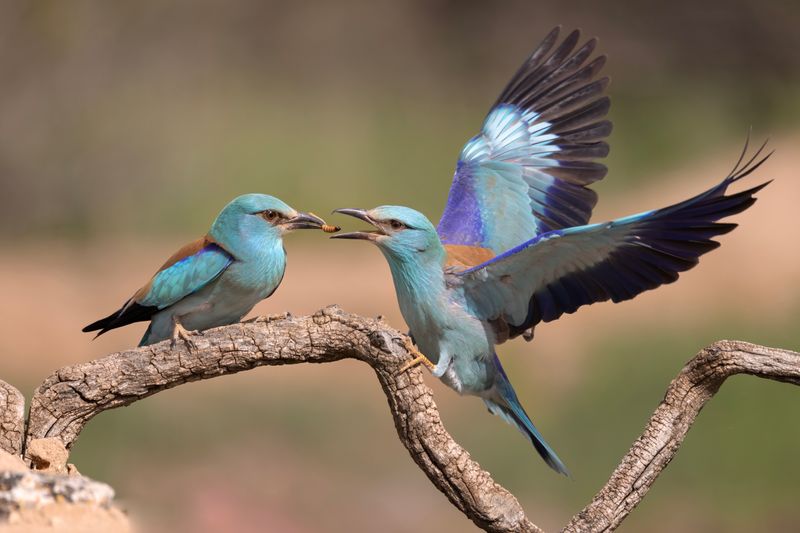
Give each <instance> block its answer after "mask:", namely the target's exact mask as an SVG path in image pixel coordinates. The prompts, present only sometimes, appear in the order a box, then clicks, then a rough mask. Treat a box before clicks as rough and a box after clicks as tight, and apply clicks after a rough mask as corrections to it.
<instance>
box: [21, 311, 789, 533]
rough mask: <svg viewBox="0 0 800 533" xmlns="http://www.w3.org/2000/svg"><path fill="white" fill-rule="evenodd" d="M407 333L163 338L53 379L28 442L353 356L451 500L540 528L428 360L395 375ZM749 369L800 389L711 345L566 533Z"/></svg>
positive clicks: (598, 524) (592, 517) (252, 326)
mask: <svg viewBox="0 0 800 533" xmlns="http://www.w3.org/2000/svg"><path fill="white" fill-rule="evenodd" d="M405 339H406V337H405V336H404V335H402V334H400V333H398V332H397V331H395V330H393V329H391V328H388V327H387V326H386V325H385V324H384V323H382V322H380V321H379V320H373V319H367V318H362V317H358V316H355V315H349V314H347V313H344V312H342V311H341V310H339V309H338V308H337V307H329V308H326V309H323V310H321V311H319V312H317V313H315V314H314V315H313V316H310V317H297V318H295V317H290V316H287V315H281V316H277V317H268V318H263V319H256V320H254V321H251V322H248V323H243V324H237V325H233V326H227V327H224V328H217V329H213V330H209V331H206V332H204V333H203V334H202V335H199V336H196V337H194V343H195V346H194V347H193V348H192V349H191V350H190V349H189V347H188V346H186V345H184V343H183V342H182V341H179V343H178V345H177V346H176V347H175V348H174V349H171V347H170V344H169V342H164V343H160V344H157V345H154V346H150V347H145V348H137V349H134V350H129V351H125V352H120V353H116V354H112V355H109V356H107V357H104V358H102V359H98V360H95V361H92V362H89V363H82V364H78V365H74V366H71V367H66V368H63V369H61V370H59V371H57V372H56V373H55V374H53V375H52V376H50V377H49V378H48V379H47V380H46V381H45V382H44V383H43V384H42V385H41V386H40V387H39V388H38V389H37V391H36V393H35V394H34V397H33V400H32V404H31V411H30V415H29V422H28V429H27V433H26V436H25V439H26V442H32V440H33V439H39V438H56V439H58V440H60V441H61V442H62V443H63V444H64V446H65V447H66V448H69V447H71V445H72V444H73V443H74V442H75V439H77V437H78V435H79V434H80V432H81V430H82V429H83V427H84V425H85V424H86V423H87V422H88V421H89V420H90V419H91V418H92V417H93V416H95V415H96V414H98V413H100V412H102V411H104V410H106V409H113V408H115V407H120V406H124V405H128V404H130V403H132V402H135V401H136V400H139V399H142V398H145V397H147V396H150V395H151V394H155V393H156V392H158V391H160V390H163V389H166V388H170V387H174V386H176V385H180V384H181V383H185V382H188V381H195V380H200V379H208V378H212V377H215V376H220V375H225V374H231V373H235V372H240V371H243V370H248V369H251V368H254V367H257V366H262V365H283V364H293V363H327V362H332V361H337V360H340V359H344V358H354V359H358V360H361V361H364V362H366V363H367V364H369V365H370V366H371V367H372V368H373V370H374V371H375V373H376V374H377V377H378V381H379V382H380V384H381V387H382V388H383V391H384V393H385V394H386V397H387V400H388V402H389V408H390V410H391V413H392V416H393V418H394V422H395V427H396V428H397V433H398V436H399V437H400V440H401V441H402V443H403V444H404V445H405V446H406V448H407V449H408V451H409V453H410V454H411V457H412V458H413V460H414V461H415V462H416V463H417V465H418V466H419V467H420V468H421V469H422V470H423V471H424V472H425V474H426V475H427V476H428V478H429V479H430V480H431V482H433V484H434V485H435V486H436V487H437V488H438V489H439V490H441V491H442V492H443V493H444V494H445V495H446V496H447V498H448V499H449V500H450V502H451V503H452V504H453V505H455V506H456V507H457V508H458V509H459V510H461V511H462V512H463V513H464V514H465V515H466V516H467V517H469V518H470V519H471V520H472V521H473V522H474V523H475V524H477V525H478V526H479V527H481V528H483V529H485V530H487V531H498V532H500V531H502V532H512V531H513V532H533V531H541V530H540V529H539V528H538V527H537V526H535V525H534V524H533V523H532V522H531V521H530V520H529V519H528V518H527V517H526V516H525V513H524V511H523V509H522V507H521V506H520V504H519V502H518V501H517V499H516V498H515V497H514V496H513V495H512V494H511V493H509V492H508V491H507V490H506V489H504V488H503V487H501V486H500V485H498V484H497V483H495V482H494V480H493V479H492V477H491V476H490V475H489V473H488V472H486V471H484V470H483V469H481V467H480V465H478V464H477V463H476V462H475V461H473V460H472V459H471V458H470V456H469V454H468V453H467V452H466V451H465V450H464V449H463V448H462V447H461V446H459V445H458V443H456V442H455V441H454V440H453V439H452V437H450V435H449V434H448V433H447V431H446V430H445V428H444V426H443V425H442V423H441V420H440V418H439V412H438V410H437V408H436V405H435V403H434V401H433V395H432V392H431V390H430V389H429V388H428V387H427V386H426V385H425V383H424V381H423V373H422V371H421V369H420V367H417V368H412V369H411V370H409V371H407V372H403V373H401V374H397V371H398V370H399V369H400V367H401V366H402V365H403V363H405V362H406V361H408V360H409V359H410V357H411V355H410V354H409V353H408V351H407V350H406V348H405V347H404V340H405ZM741 373H744V374H751V375H755V376H759V377H763V378H767V379H773V380H777V381H784V382H787V383H793V384H795V385H800V354H798V353H795V352H790V351H787V350H779V349H773V348H765V347H762V346H756V345H753V344H749V343H744V342H736V341H719V342H717V343H715V344H713V345H711V346H709V347H708V348H705V349H704V350H702V351H701V352H700V353H699V354H698V355H697V356H696V357H694V358H693V359H692V360H691V361H689V363H688V364H687V365H686V366H685V367H684V369H683V370H682V371H681V373H680V374H679V375H678V377H677V378H675V380H673V382H672V383H671V384H670V386H669V388H668V390H667V393H666V395H665V398H664V400H663V401H662V402H661V404H660V405H659V406H658V408H657V409H656V411H655V413H654V414H653V416H652V417H651V419H650V421H649V423H648V425H647V427H646V429H645V431H644V433H643V434H642V436H641V437H639V439H638V440H637V441H636V442H635V443H634V444H633V446H632V448H631V450H630V451H629V452H628V454H627V455H626V456H625V457H624V458H623V460H622V462H621V463H620V465H619V466H618V467H617V469H616V470H615V472H614V473H613V474H612V476H611V478H610V479H609V481H608V483H606V485H605V486H604V487H603V488H602V489H601V490H600V492H599V493H598V494H597V496H595V498H594V499H593V500H592V502H591V503H590V504H589V505H588V506H587V507H586V508H585V509H583V510H582V511H581V512H579V513H578V514H577V515H575V517H574V518H573V519H572V520H571V521H570V522H569V524H568V525H567V526H566V527H565V528H564V531H570V532H572V531H612V530H614V529H615V528H616V527H617V526H619V524H620V523H621V522H622V520H624V519H625V517H626V516H627V515H628V514H629V513H630V512H631V511H632V510H633V509H634V508H635V507H636V505H637V504H638V503H639V502H640V501H641V500H642V498H644V496H645V495H646V494H647V491H648V490H649V489H650V487H651V485H652V484H653V482H654V481H655V479H656V478H657V477H658V475H659V474H660V472H661V471H662V470H663V469H664V468H665V467H666V466H667V464H669V462H670V460H671V459H672V458H673V457H674V455H675V454H676V453H677V451H678V448H679V447H680V444H681V442H682V441H683V438H684V437H685V435H686V433H687V431H688V430H689V428H690V427H691V425H692V422H694V420H695V418H696V416H697V414H698V413H699V412H700V409H702V407H703V406H704V405H705V403H706V402H707V401H708V400H710V399H711V397H713V395H714V394H715V393H716V392H717V390H718V389H719V387H720V386H721V385H722V382H723V381H724V380H725V379H726V378H727V377H729V376H731V375H734V374H741Z"/></svg>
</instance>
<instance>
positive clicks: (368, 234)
mask: <svg viewBox="0 0 800 533" xmlns="http://www.w3.org/2000/svg"><path fill="white" fill-rule="evenodd" d="M333 212H334V213H341V214H343V215H350V216H351V217H355V218H358V219H360V220H363V221H364V222H367V223H368V224H370V225H372V226H374V227H375V228H376V229H377V231H353V232H350V233H339V234H336V235H332V236H331V239H364V240H367V241H374V240H375V239H377V238H378V237H379V236H380V235H383V233H382V232H381V231H380V227H379V226H378V225H377V224H375V222H373V220H372V219H371V218H370V217H369V215H368V214H367V211H366V210H365V209H354V208H349V207H345V208H342V209H335V210H334V211H333Z"/></svg>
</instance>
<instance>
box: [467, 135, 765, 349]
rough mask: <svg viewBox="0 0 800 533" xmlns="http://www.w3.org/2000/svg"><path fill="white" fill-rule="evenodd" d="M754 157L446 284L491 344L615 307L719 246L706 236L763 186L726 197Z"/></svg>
mask: <svg viewBox="0 0 800 533" xmlns="http://www.w3.org/2000/svg"><path fill="white" fill-rule="evenodd" d="M763 148H764V147H763V146H762V147H761V149H763ZM760 153H761V150H759V151H758V152H757V153H756V155H755V156H753V158H752V159H751V160H750V161H749V162H748V163H747V164H745V165H744V166H743V167H742V168H741V169H738V166H739V164H740V163H741V160H742V158H740V160H739V163H737V168H735V169H734V171H733V172H732V173H731V174H730V175H729V176H728V177H727V178H725V179H724V180H723V181H722V182H721V183H720V184H719V185H717V186H715V187H713V188H711V189H709V190H707V191H706V192H704V193H702V194H699V195H697V196H695V197H694V198H691V199H689V200H686V201H684V202H681V203H678V204H675V205H673V206H670V207H666V208H663V209H658V210H655V211H648V212H646V213H641V214H638V215H633V216H630V217H625V218H620V219H617V220H614V221H612V222H606V223H602V224H592V225H588V226H580V227H574V228H568V229H564V230H555V231H551V232H548V233H545V234H543V235H540V236H538V237H536V238H534V239H532V240H530V241H528V242H526V243H524V244H522V245H520V246H517V247H516V248H513V249H511V250H509V251H508V252H506V253H503V254H501V255H499V256H497V257H495V258H493V259H491V260H489V261H487V262H485V263H483V264H481V265H479V266H476V267H474V268H471V269H468V270H464V271H462V272H460V273H457V274H453V275H452V278H451V279H452V282H453V283H456V284H461V285H462V286H463V290H464V295H465V298H466V301H467V305H468V306H469V307H470V309H471V310H472V312H474V313H476V314H477V315H478V316H479V317H481V318H482V319H484V320H487V321H489V322H490V323H491V324H492V326H493V327H494V328H495V332H496V333H497V337H498V342H503V341H505V340H506V339H508V338H513V337H516V336H517V335H520V334H522V333H525V332H526V331H528V330H531V328H533V327H534V326H535V325H536V324H538V323H539V322H550V321H551V320H555V319H556V318H558V317H559V316H561V315H562V314H563V313H572V312H574V311H575V310H577V309H578V308H579V307H581V306H583V305H588V304H592V303H594V302H602V301H605V300H609V299H610V300H612V301H613V302H621V301H623V300H629V299H631V298H633V297H634V296H636V295H637V294H639V293H641V292H644V291H646V290H649V289H654V288H656V287H658V286H659V285H662V284H665V283H672V282H673V281H675V280H676V279H678V273H679V272H683V271H685V270H689V269H690V268H692V267H693V266H695V265H696V264H697V263H698V261H699V258H700V256H701V255H703V254H705V253H706V252H709V251H710V250H713V249H714V248H716V247H717V246H719V243H718V242H716V241H714V240H712V239H713V238H714V237H716V236H718V235H722V234H724V233H728V232H729V231H731V230H732V229H733V228H735V227H736V224H731V223H720V222H718V221H719V220H720V219H723V218H726V217H728V216H731V215H733V214H736V213H739V212H741V211H744V210H745V209H747V208H748V207H750V206H751V205H752V204H753V203H754V202H755V200H756V199H755V198H754V196H753V195H754V194H755V193H756V192H758V191H759V190H761V189H762V188H763V187H765V186H766V185H767V184H768V183H769V182H766V183H763V184H761V185H758V186H756V187H753V188H751V189H748V190H745V191H742V192H739V193H735V194H730V195H726V191H727V189H728V187H729V186H730V185H731V184H732V183H734V182H735V181H737V180H739V179H741V178H743V177H745V176H747V175H748V174H750V173H751V172H753V171H754V170H755V169H756V168H758V167H759V166H760V165H761V164H762V163H763V162H764V161H765V160H766V159H767V158H768V157H769V155H771V154H769V155H767V156H766V157H764V158H762V159H761V160H759V161H758V162H757V163H755V164H753V161H755V160H756V158H757V157H758V155H759V154H760ZM742 155H744V154H742Z"/></svg>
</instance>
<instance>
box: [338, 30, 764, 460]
mask: <svg viewBox="0 0 800 533" xmlns="http://www.w3.org/2000/svg"><path fill="white" fill-rule="evenodd" d="M558 33H559V31H558V28H556V29H555V30H553V31H552V32H551V33H550V34H549V35H548V36H547V37H546V38H545V39H544V41H543V42H542V43H541V44H540V45H539V47H538V48H537V49H536V50H535V51H534V52H533V53H532V54H531V56H530V57H529V58H528V59H527V60H526V61H525V62H524V64H523V65H522V67H521V68H520V69H519V70H518V72H517V73H516V74H515V75H514V77H513V78H512V79H511V81H510V82H509V84H508V85H507V86H506V88H505V90H504V91H503V92H502V94H501V95H500V97H499V98H498V99H497V102H496V103H495V105H494V106H493V107H492V109H491V110H490V111H489V114H488V116H487V117H486V119H485V122H484V123H483V129H482V130H481V131H480V133H479V134H478V135H476V136H475V137H473V138H472V139H470V140H469V141H467V143H466V145H465V146H464V148H463V149H462V151H461V155H460V158H459V160H458V163H457V164H456V170H455V176H454V178H453V183H452V186H451V189H450V193H449V197H448V200H447V204H446V206H445V208H444V214H443V215H442V218H441V220H440V221H439V224H438V226H434V225H433V224H432V223H431V222H430V221H429V220H428V219H427V218H426V217H425V215H423V214H422V213H419V212H418V211H415V210H413V209H410V208H408V207H401V206H381V207H376V208H374V209H370V210H364V209H338V210H337V211H338V212H339V213H343V214H346V215H351V216H354V217H356V218H359V219H361V220H363V221H365V222H367V223H369V224H371V225H372V226H374V230H372V231H360V232H354V233H344V234H339V235H335V236H334V237H333V238H339V239H363V240H367V241H370V242H372V243H374V244H376V245H377V246H378V248H379V249H380V250H381V252H383V255H384V256H385V257H386V260H387V261H388V263H389V267H390V270H391V273H392V277H393V279H394V285H395V289H396V292H397V299H398V303H399V305H400V310H401V312H402V314H403V317H404V319H405V321H406V323H407V324H408V326H409V328H410V335H411V338H412V339H413V341H414V343H415V344H416V346H417V347H418V350H416V349H414V351H415V352H416V355H417V356H418V357H417V358H416V359H415V360H414V363H417V362H421V363H425V364H426V365H427V366H428V367H429V368H430V369H431V370H432V372H433V374H434V375H435V376H437V377H438V378H440V379H441V380H442V381H443V382H444V383H446V384H447V385H448V386H450V387H451V388H453V389H455V390H456V391H457V392H458V393H460V394H469V395H474V396H478V397H480V398H481V399H483V401H484V402H485V404H486V406H487V407H488V408H489V411H490V412H492V413H494V414H496V415H499V416H500V417H502V418H503V419H504V420H505V421H507V422H508V423H510V424H512V425H513V426H516V427H517V428H518V429H519V430H520V431H521V432H522V433H523V434H524V435H525V436H526V437H527V438H528V439H529V440H530V441H531V443H532V444H533V446H534V447H535V448H536V450H537V451H538V453H539V454H540V455H541V456H542V458H543V459H544V460H545V461H546V463H547V464H548V465H549V466H550V467H552V468H553V469H555V470H556V471H558V472H561V473H564V474H566V472H567V470H566V468H565V467H564V464H563V463H562V461H561V460H560V459H559V458H558V456H557V455H556V453H555V452H554V451H553V449H552V448H551V447H550V446H549V445H548V444H547V443H546V442H545V440H544V439H543V438H542V435H541V434H540V433H539V431H538V430H537V429H536V427H535V426H534V425H533V423H532V422H531V419H530V417H529V416H528V414H527V413H526V412H525V409H523V408H522V405H521V404H520V401H519V399H518V398H517V395H516V393H515V392H514V388H513V387H512V386H511V383H510V382H509V379H508V376H507V375H506V373H505V372H504V370H503V367H502V365H501V364H500V360H499V359H498V358H497V354H496V352H495V346H497V345H498V344H502V343H504V342H506V341H507V340H509V339H513V338H515V337H517V336H522V337H523V338H525V339H526V340H531V339H532V338H533V328H534V327H535V326H536V325H537V324H539V323H540V322H550V321H553V320H556V319H557V318H559V317H560V316H561V315H563V314H564V313H573V312H574V311H576V310H577V309H578V308H579V307H581V306H584V305H589V304H592V303H595V302H602V301H605V300H611V301H613V302H621V301H624V300H629V299H631V298H633V297H634V296H636V295H637V294H640V293H642V292H644V291H646V290H650V289H654V288H656V287H658V286H660V285H663V284H667V283H672V282H673V281H675V280H677V279H678V274H679V273H680V272H683V271H686V270H689V269H690V268H692V267H694V266H695V265H696V264H697V263H698V260H699V258H700V256H701V255H703V254H705V253H706V252H709V251H711V250H713V249H714V248H716V247H717V246H719V243H718V242H716V241H714V240H713V238H714V237H716V236H719V235H722V234H724V233H728V232H729V231H731V230H732V229H733V228H734V227H736V224H732V223H727V222H726V223H723V222H720V220H722V219H724V218H726V217H729V216H731V215H734V214H736V213H739V212H741V211H744V210H745V209H747V208H748V207H749V206H750V205H752V204H753V202H755V198H754V194H755V193H756V192H758V191H759V190H760V189H762V188H763V187H764V186H766V185H767V183H763V184H760V185H757V186H755V187H752V188H750V189H747V190H745V191H742V192H736V193H729V192H728V188H729V187H730V186H731V185H732V184H734V183H735V182H737V181H739V180H740V179H742V178H744V177H745V176H747V175H748V174H750V173H751V172H753V171H754V170H755V169H756V168H758V166H759V165H761V164H762V163H763V162H764V160H765V159H766V157H763V158H761V159H759V154H760V153H761V151H762V150H763V146H762V149H761V150H759V151H758V152H757V153H756V154H755V155H754V156H753V157H752V158H751V159H750V160H749V161H747V162H745V163H744V164H742V162H743V160H744V153H743V154H742V157H740V160H739V162H738V163H737V164H736V166H735V168H734V170H733V171H732V172H731V173H730V174H729V175H728V176H727V177H726V178H725V179H723V180H722V181H721V182H720V183H719V184H717V185H715V186H714V187H711V188H710V189H708V190H706V191H705V192H702V193H701V194H698V195H697V196H694V197H692V198H690V199H688V200H686V201H683V202H680V203H677V204H675V205H671V206H669V207H665V208H662V209H656V210H653V211H647V212H644V213H640V214H637V215H632V216H628V217H624V218H619V219H616V220H612V221H610V222H603V223H599V224H588V221H589V218H590V215H591V212H592V209H593V207H594V206H595V203H596V201H597V194H596V193H595V192H594V191H593V190H592V189H590V186H591V184H592V183H594V182H596V181H598V180H600V179H602V178H603V177H604V176H605V174H606V167H605V166H604V165H602V164H600V163H598V162H597V161H596V159H598V158H602V157H605V156H606V155H607V154H608V145H607V144H606V143H605V142H604V141H603V139H604V138H606V137H607V136H608V135H609V133H610V132H611V123H610V122H609V121H608V120H606V119H605V116H606V113H607V111H608V109H609V99H608V97H607V96H604V92H605V88H606V86H607V84H608V78H598V73H599V71H600V70H601V67H602V66H603V64H604V62H605V57H604V56H599V57H596V58H595V59H592V60H590V59H589V58H590V56H591V55H592V53H593V51H594V48H595V44H596V40H595V39H592V40H589V41H588V42H586V44H584V45H583V46H580V47H578V41H579V32H578V31H573V32H572V33H570V34H569V35H568V36H567V37H566V38H565V39H564V40H563V41H562V42H561V43H560V44H558V45H556V43H557V41H558ZM745 151H746V147H745ZM767 157H768V156H767ZM413 348H414V347H413V346H412V349H413ZM423 354H424V355H423ZM406 366H409V365H406Z"/></svg>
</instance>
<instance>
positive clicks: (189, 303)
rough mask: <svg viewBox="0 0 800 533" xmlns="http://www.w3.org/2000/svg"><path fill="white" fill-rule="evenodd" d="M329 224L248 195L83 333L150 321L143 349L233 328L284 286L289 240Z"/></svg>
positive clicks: (268, 198)
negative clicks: (192, 333)
mask: <svg viewBox="0 0 800 533" xmlns="http://www.w3.org/2000/svg"><path fill="white" fill-rule="evenodd" d="M324 223H325V222H324V221H323V220H322V219H321V218H319V217H317V216H315V215H313V214H311V213H302V212H298V211H296V210H294V209H292V208H291V207H289V206H288V205H287V204H285V203H284V202H282V201H281V200H279V199H277V198H275V197H273V196H268V195H266V194H245V195H243V196H239V197H238V198H235V199H234V200H233V201H232V202H230V203H229V204H228V205H226V206H225V207H224V208H223V209H222V211H221V212H220V213H219V215H218V216H217V218H216V220H214V223H213V224H212V225H211V230H210V231H209V232H208V233H207V234H206V235H205V236H204V237H201V238H200V239H197V240H196V241H194V242H191V243H189V244H187V245H186V246H184V247H183V248H181V249H180V250H178V251H177V252H175V254H173V255H172V257H170V258H169V259H167V261H166V262H165V263H164V264H163V265H162V266H161V268H160V269H159V270H158V272H156V274H155V275H154V276H153V277H152V278H151V279H150V281H149V282H147V284H146V285H144V286H143V287H142V288H141V289H139V290H138V291H136V292H135V293H134V294H133V296H131V298H130V299H129V300H128V301H127V302H125V304H124V305H123V306H122V307H121V308H120V309H119V310H117V311H114V312H113V313H111V314H110V315H109V316H107V317H105V318H102V319H100V320H98V321H97V322H93V323H92V324H89V325H88V326H86V327H85V328H83V331H97V330H99V333H98V334H97V335H102V334H103V333H105V332H106V331H109V330H112V329H114V328H119V327H121V326H125V325H128V324H131V323H134V322H141V321H146V320H149V321H150V326H149V327H148V328H147V331H146V332H145V334H144V337H142V340H141V342H140V343H139V346H146V345H149V344H153V343H156V342H159V341H162V340H165V339H169V338H172V339H173V343H174V342H175V340H176V339H177V338H178V337H180V338H182V339H183V340H184V341H186V342H187V343H188V344H189V345H190V346H191V345H192V343H191V340H190V338H189V336H188V334H187V333H188V331H187V330H199V331H202V330H204V329H208V328H212V327H216V326H224V325H226V324H233V323H235V322H238V321H240V320H241V319H242V317H244V316H245V315H246V314H247V313H248V312H249V311H250V310H251V309H252V308H253V306H255V305H256V304H257V303H258V302H260V301H261V300H263V299H264V298H267V297H269V296H270V295H271V294H272V293H273V292H275V289H277V288H278V285H280V283H281V280H282V279H283V273H284V271H285V270H286V252H285V250H284V248H283V236H284V235H285V234H286V233H288V232H290V231H292V230H296V229H320V228H322V226H323V224H324Z"/></svg>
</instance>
